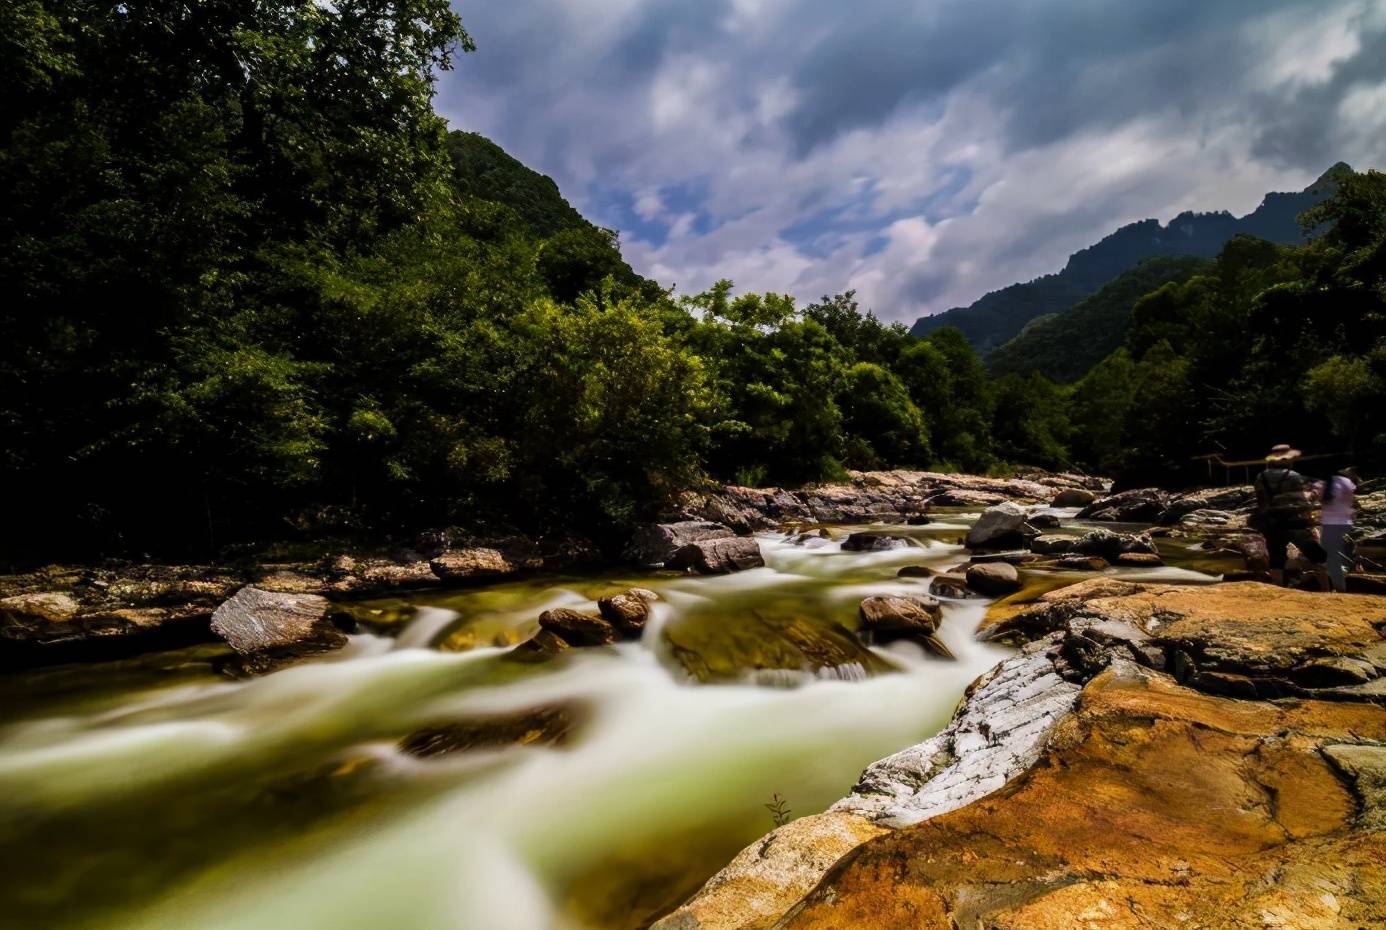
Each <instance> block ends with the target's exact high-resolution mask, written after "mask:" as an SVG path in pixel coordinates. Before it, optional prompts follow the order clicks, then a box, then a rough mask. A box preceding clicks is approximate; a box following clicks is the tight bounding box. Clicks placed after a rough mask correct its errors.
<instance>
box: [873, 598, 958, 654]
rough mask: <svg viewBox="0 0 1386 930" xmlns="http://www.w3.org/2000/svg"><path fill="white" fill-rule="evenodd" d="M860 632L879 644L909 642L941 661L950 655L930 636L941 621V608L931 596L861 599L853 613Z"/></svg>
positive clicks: (944, 647)
mask: <svg viewBox="0 0 1386 930" xmlns="http://www.w3.org/2000/svg"><path fill="white" fill-rule="evenodd" d="M857 613H858V617H859V619H860V629H861V632H863V633H866V634H868V635H869V636H870V637H871V638H872V639H873V640H875V641H876V642H879V643H888V642H893V641H894V640H897V639H912V640H914V641H916V642H918V643H919V644H921V645H922V646H924V647H925V648H926V649H928V650H930V651H931V652H934V653H936V654H938V655H941V656H944V657H945V658H949V659H951V658H952V657H953V654H952V653H951V652H950V651H949V650H948V647H947V646H945V645H943V643H942V642H941V641H940V640H938V639H937V638H936V637H935V636H934V633H935V632H936V631H937V630H938V624H939V621H940V620H941V619H942V618H943V607H942V605H940V604H939V602H938V600H937V599H935V598H932V597H927V596H926V597H921V596H919V595H900V594H875V595H872V596H871V597H868V598H865V599H864V600H862V602H861V605H860V607H859V608H858V610H857Z"/></svg>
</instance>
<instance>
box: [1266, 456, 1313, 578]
mask: <svg viewBox="0 0 1386 930" xmlns="http://www.w3.org/2000/svg"><path fill="white" fill-rule="evenodd" d="M1299 456H1300V451H1299V450H1298V449H1295V448H1293V447H1291V446H1289V445H1286V444H1284V443H1282V444H1280V445H1277V446H1275V447H1273V448H1272V449H1271V451H1270V454H1269V455H1267V456H1266V467H1265V470H1264V471H1262V472H1261V473H1260V474H1259V475H1257V476H1256V482H1255V489H1256V510H1255V512H1254V513H1253V515H1252V522H1251V525H1252V528H1253V529H1256V530H1259V531H1260V532H1261V535H1262V536H1264V537H1265V538H1266V554H1267V555H1268V556H1269V557H1270V576H1271V581H1272V582H1273V583H1275V584H1279V585H1283V584H1284V583H1285V561H1286V557H1287V552H1288V549H1289V547H1290V543H1294V544H1295V546H1296V547H1297V548H1298V549H1299V551H1300V552H1302V553H1304V555H1305V556H1306V557H1307V558H1308V559H1309V560H1310V561H1312V562H1321V561H1322V559H1320V558H1318V556H1319V555H1321V554H1322V553H1323V550H1322V548H1321V547H1320V546H1319V544H1318V542H1317V541H1316V540H1315V539H1314V533H1313V521H1312V519H1311V517H1312V515H1313V504H1312V503H1311V502H1310V500H1309V494H1308V492H1309V485H1308V482H1307V481H1305V479H1304V476H1303V475H1301V474H1300V473H1299V472H1297V471H1295V470H1294V469H1293V468H1292V467H1291V466H1292V465H1294V462H1295V459H1297V458H1299Z"/></svg>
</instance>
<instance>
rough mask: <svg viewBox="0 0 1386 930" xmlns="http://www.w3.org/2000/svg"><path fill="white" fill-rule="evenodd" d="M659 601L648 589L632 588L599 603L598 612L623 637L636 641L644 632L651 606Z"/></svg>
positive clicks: (605, 598)
mask: <svg viewBox="0 0 1386 930" xmlns="http://www.w3.org/2000/svg"><path fill="white" fill-rule="evenodd" d="M657 600H659V595H658V594H656V593H654V592H653V591H651V590H649V589H648V588H631V589H630V590H629V591H622V592H621V593H620V594H613V595H611V596H609V597H604V598H602V599H601V600H599V601H597V611H598V612H599V613H601V615H602V619H604V620H606V622H607V623H610V624H611V625H612V626H614V627H615V628H616V630H617V632H619V633H620V634H621V635H622V636H625V637H627V638H632V639H634V638H638V637H639V636H640V634H641V633H642V632H644V630H645V623H646V621H648V620H649V619H650V605H651V604H653V603H654V602H655V601H657Z"/></svg>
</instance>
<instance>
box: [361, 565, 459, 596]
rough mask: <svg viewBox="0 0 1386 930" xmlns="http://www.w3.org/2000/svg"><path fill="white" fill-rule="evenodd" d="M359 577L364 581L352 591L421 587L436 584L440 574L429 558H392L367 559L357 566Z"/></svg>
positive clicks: (362, 591)
mask: <svg viewBox="0 0 1386 930" xmlns="http://www.w3.org/2000/svg"><path fill="white" fill-rule="evenodd" d="M357 578H358V579H359V580H360V581H361V582H362V583H361V584H357V585H355V586H353V587H350V590H351V591H352V593H356V594H360V593H364V591H366V590H369V591H392V590H397V589H404V588H420V587H425V586H428V585H436V584H437V583H438V582H439V580H440V579H439V577H438V575H436V574H434V572H433V566H432V565H431V564H429V562H428V560H427V559H409V560H405V561H395V560H391V559H367V560H364V561H362V562H361V563H360V565H359V567H358V568H357Z"/></svg>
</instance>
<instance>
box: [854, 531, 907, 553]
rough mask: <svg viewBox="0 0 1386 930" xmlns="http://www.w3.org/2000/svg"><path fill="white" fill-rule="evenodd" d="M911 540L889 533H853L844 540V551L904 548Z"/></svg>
mask: <svg viewBox="0 0 1386 930" xmlns="http://www.w3.org/2000/svg"><path fill="white" fill-rule="evenodd" d="M909 545H910V541H909V540H908V539H905V538H903V537H900V536H892V535H890V534H889V533H853V534H851V535H850V536H848V537H847V538H846V539H844V540H843V541H842V551H843V552H885V551H887V550H890V549H904V548H907V547H908V546H909Z"/></svg>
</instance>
